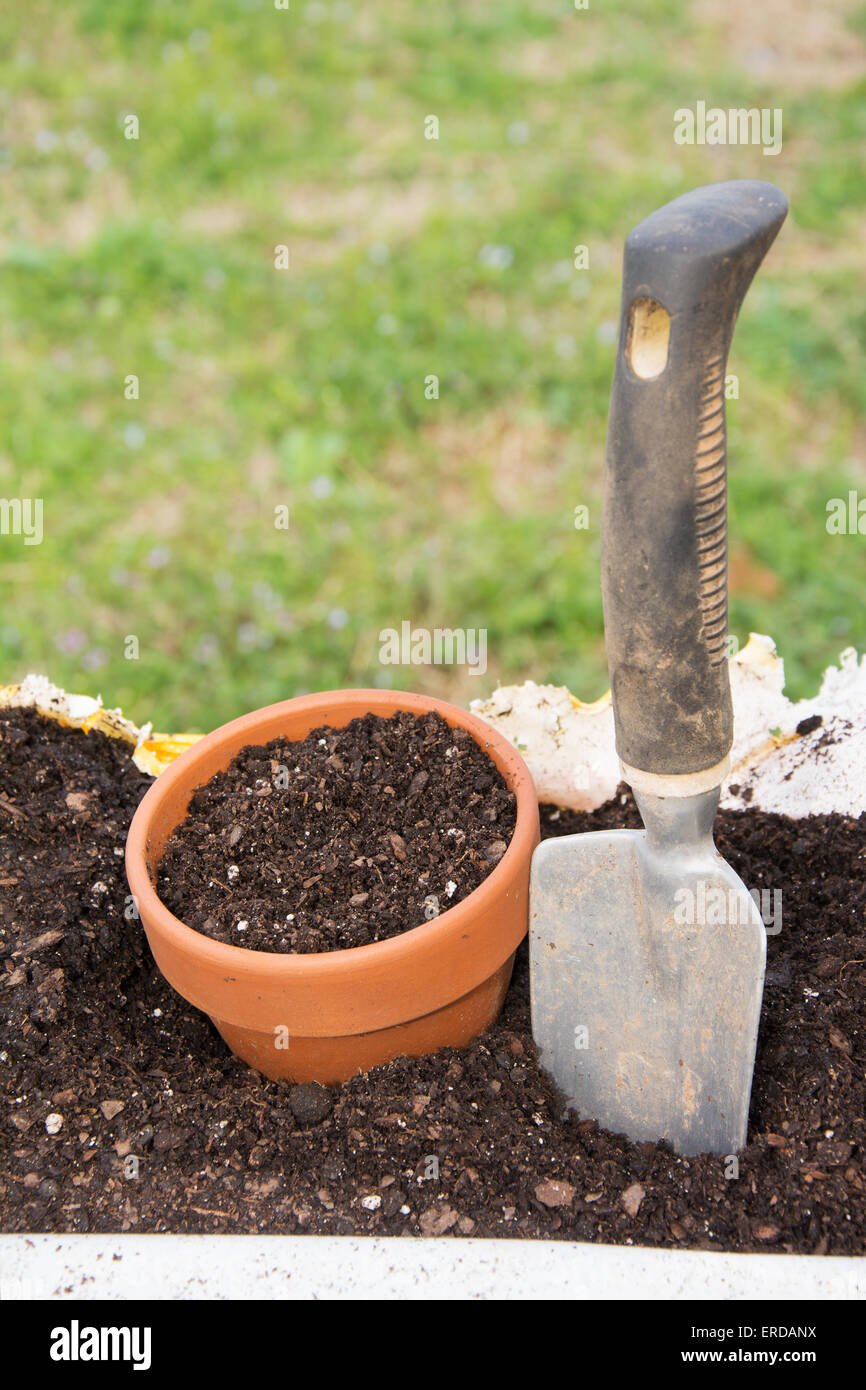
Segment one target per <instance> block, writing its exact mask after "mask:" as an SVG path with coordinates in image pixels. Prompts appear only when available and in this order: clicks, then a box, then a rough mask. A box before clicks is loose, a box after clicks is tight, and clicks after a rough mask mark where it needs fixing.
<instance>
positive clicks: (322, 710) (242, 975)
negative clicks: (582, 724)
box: [126, 690, 538, 1083]
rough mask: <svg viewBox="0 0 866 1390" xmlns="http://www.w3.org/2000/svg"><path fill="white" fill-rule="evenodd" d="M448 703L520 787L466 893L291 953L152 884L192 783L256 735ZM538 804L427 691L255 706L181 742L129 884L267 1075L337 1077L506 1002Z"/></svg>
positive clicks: (502, 745)
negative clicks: (365, 940)
mask: <svg viewBox="0 0 866 1390" xmlns="http://www.w3.org/2000/svg"><path fill="white" fill-rule="evenodd" d="M398 710H407V711H409V712H410V713H412V714H419V715H423V714H428V713H431V712H433V713H437V714H439V715H441V716H442V718H443V719H445V720H446V722H447V723H449V724H450V725H452V727H460V728H463V729H466V730H467V731H468V732H469V733H471V734H472V736H473V737H474V738H475V740H476V742H478V743H479V744H480V745H481V747H482V748H484V750H485V751H486V752H487V754H488V755H489V757H490V758H491V759H492V761H493V762H494V763H495V764H496V766H497V767H498V768H499V771H500V772H501V773H502V775H503V777H504V778H505V781H506V782H507V784H508V786H509V787H510V789H511V790H512V791H513V792H514V793H515V796H516V798H517V822H516V825H515V829H514V834H513V835H512V838H511V841H510V843H509V845H508V849H507V850H506V852H505V854H504V855H503V856H502V859H501V860H500V861H499V863H498V864H497V865H496V867H495V868H494V869H493V871H492V873H490V874H489V875H488V876H487V878H486V879H485V880H484V882H483V883H482V884H480V885H479V887H478V888H476V889H475V891H474V892H473V893H471V894H470V895H469V897H467V898H465V899H464V900H463V902H461V903H458V904H457V906H456V907H452V908H449V909H448V911H446V912H444V913H442V914H441V915H440V916H439V917H436V918H434V919H433V920H432V921H430V922H422V923H419V924H418V925H417V926H415V927H411V928H410V929H408V930H407V931H405V932H403V933H402V934H401V935H400V936H396V937H391V938H390V939H389V940H387V941H378V942H374V943H372V944H371V945H368V946H357V947H353V948H352V949H349V950H344V951H329V952H322V953H317V954H312V955H285V954H278V953H276V952H269V951H248V950H245V949H243V948H242V947H239V946H231V945H227V944H225V943H223V942H220V941H213V940H211V938H210V937H207V936H204V935H202V933H200V932H197V931H194V930H193V929H192V928H190V927H188V926H186V925H185V924H184V923H183V922H181V921H179V920H178V918H176V917H175V916H174V915H173V914H172V913H171V912H169V910H168V908H167V907H165V905H164V904H163V903H162V902H161V901H160V900H159V898H158V897H157V895H156V892H155V890H154V887H153V881H154V880H155V877H156V869H157V866H158V864H159V860H160V858H161V855H162V852H163V849H164V846H165V844H166V841H167V840H168V839H169V837H170V835H171V834H172V831H173V830H174V829H175V827H176V826H177V825H178V824H179V823H180V821H181V820H182V819H183V817H184V816H185V814H186V810H187V806H188V805H189V801H190V798H191V797H192V795H193V793H194V792H195V790H196V789H197V788H198V787H200V786H202V785H203V784H204V783H205V782H207V781H209V780H210V778H211V777H213V776H214V775H215V773H217V772H220V771H223V770H224V769H225V768H226V767H228V765H229V763H230V762H231V760H232V758H233V757H234V756H235V754H237V753H238V752H239V751H240V749H241V748H244V747H246V746H247V745H248V744H264V743H268V742H269V741H270V740H271V739H273V738H276V737H278V736H283V737H285V738H287V739H291V740H297V739H301V738H304V737H305V736H306V735H307V734H308V733H309V732H310V730H311V729H315V728H318V727H319V726H321V725H330V726H331V727H332V728H343V727H344V726H345V725H346V724H348V723H349V722H350V720H352V719H356V718H358V717H360V716H361V715H364V714H367V713H371V714H377V715H382V716H384V717H388V716H389V715H393V714H395V713H396V712H397V711H398ZM537 842H538V804H537V800H536V795H535V788H534V786H533V783H532V778H531V776H530V774H529V771H528V769H527V767H526V765H525V764H524V762H523V760H522V759H521V758H520V756H519V754H518V753H517V752H516V751H515V749H514V748H512V746H511V744H509V743H508V742H507V740H505V739H504V738H503V737H502V736H501V735H500V734H498V733H497V732H496V731H495V730H493V729H492V728H491V727H490V725H488V724H486V723H485V722H484V721H483V720H481V719H478V718H476V717H475V716H474V715H471V714H468V713H467V712H466V711H464V710H461V709H458V708H457V707H456V706H454V705H448V704H446V703H444V702H443V701H441V700H435V699H432V698H428V697H425V696H420V695H411V694H406V693H401V692H399V691H381V690H341V691H333V692H329V693H325V694H321V695H304V696H301V697H300V698H298V699H295V700H286V701H283V702H281V703H280V704H276V705H269V706H267V707H266V708H265V709H261V710H256V711H254V712H253V713H251V714H246V715H244V716H243V717H242V718H240V719H235V720H233V721H232V723H230V724H225V725H223V726H222V728H219V729H216V730H214V732H213V733H211V734H208V735H207V736H206V737H205V738H203V739H202V740H200V742H198V743H196V744H194V745H193V747H191V748H190V749H188V750H187V751H186V752H185V753H183V754H182V755H181V756H180V758H178V759H177V761H176V762H175V763H173V764H172V766H171V767H169V768H168V769H167V770H166V771H165V772H164V773H163V774H162V775H161V776H160V777H159V778H158V779H157V781H156V782H155V783H154V784H153V786H152V787H151V788H150V789H149V791H148V792H147V794H146V795H145V797H144V799H143V801H142V802H141V805H140V806H139V808H138V810H137V812H136V814H135V817H134V819H133V822H132V825H131V827H130V831H129V836H128V839H127V847H126V870H127V877H128V879H129V886H130V890H131V892H132V893H133V895H134V897H135V900H136V903H137V906H138V911H139V913H140V916H141V920H142V923H143V925H144V929H145V932H146V933H147V938H148V942H149V944H150V948H151V950H152V951H153V955H154V958H155V960H156V963H157V965H158V966H159V968H160V970H161V971H162V973H163V975H165V977H166V979H167V980H168V981H169V983H170V984H171V985H172V986H173V987H174V988H175V989H176V990H177V991H178V993H179V994H181V995H183V997H184V998H185V999H187V1000H189V1002H190V1003H191V1004H194V1005H195V1006H196V1007H197V1008H199V1009H202V1010H203V1011H204V1012H205V1013H207V1014H209V1015H210V1017H211V1019H212V1020H213V1022H214V1024H215V1025H216V1027H217V1028H218V1030H219V1032H220V1033H221V1034H222V1036H223V1038H224V1039H225V1041H226V1042H227V1043H228V1045H229V1047H230V1048H231V1049H232V1051H233V1052H234V1053H235V1054H236V1055H237V1056H238V1057H241V1058H242V1059H243V1060H244V1061H245V1062H247V1063H248V1064H249V1065H250V1066H252V1067H255V1068H256V1069H257V1070H258V1071H261V1072H263V1073H264V1074H265V1075H266V1076H269V1077H273V1078H279V1077H285V1078H289V1079H291V1080H293V1081H311V1080H314V1081H321V1082H323V1083H333V1082H337V1081H343V1080H346V1079H347V1078H348V1077H350V1076H353V1075H354V1074H355V1073H356V1072H358V1071H366V1070H368V1069H369V1068H370V1067H373V1066H376V1065H378V1064H379V1063H380V1062H386V1061H388V1060H390V1059H391V1058H392V1057H397V1056H400V1055H406V1056H420V1055H421V1054H423V1053H427V1052H433V1051H435V1050H436V1049H437V1048H440V1047H460V1046H463V1045H464V1044H465V1043H467V1042H468V1041H469V1040H470V1038H473V1037H476V1036H477V1035H478V1034H479V1033H481V1032H483V1031H484V1029H485V1028H487V1027H488V1026H489V1025H490V1024H491V1023H492V1022H493V1020H494V1019H495V1018H496V1016H497V1014H498V1013H499V1011H500V1009H501V1007H502V1003H503V1000H504V998H505V992H506V990H507V988H508V982H509V980H510V977H511V968H512V964H513V960H514V952H515V950H516V948H517V946H518V945H519V943H520V941H521V940H522V938H523V937H524V935H525V934H526V929H527V921H528V906H529V864H530V859H531V857H532V851H533V849H534V848H535V845H536V844H537Z"/></svg>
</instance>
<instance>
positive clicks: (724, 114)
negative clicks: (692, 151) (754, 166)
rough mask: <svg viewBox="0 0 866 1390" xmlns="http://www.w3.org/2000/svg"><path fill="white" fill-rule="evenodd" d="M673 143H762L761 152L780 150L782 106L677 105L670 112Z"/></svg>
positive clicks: (776, 152) (704, 103) (770, 152)
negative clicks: (672, 111) (672, 118)
mask: <svg viewBox="0 0 866 1390" xmlns="http://www.w3.org/2000/svg"><path fill="white" fill-rule="evenodd" d="M674 141H675V143H676V144H677V145H762V146H763V153H764V154H770V155H772V154H779V153H781V149H782V108H781V107H779V106H776V107H774V108H773V109H772V110H771V109H770V108H769V107H767V106H765V107H762V108H760V109H759V108H758V107H757V106H752V107H748V108H747V107H745V106H738V107H730V108H729V109H727V110H726V109H725V108H724V107H722V106H710V107H707V103H706V102H705V101H697V102H695V106H694V109H692V107H690V106H680V107H679V108H678V109H677V110H676V111H675V112H674Z"/></svg>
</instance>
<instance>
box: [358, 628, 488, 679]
mask: <svg viewBox="0 0 866 1390" xmlns="http://www.w3.org/2000/svg"><path fill="white" fill-rule="evenodd" d="M379 660H380V662H381V663H382V665H383V666H468V668H469V674H470V676H483V675H484V673H485V671H486V670H487V629H486V628H485V627H479V628H472V627H470V628H464V627H454V628H451V627H434V628H432V629H431V628H426V627H414V628H413V626H412V624H411V623H410V622H409V621H408V620H404V621H403V622H402V623H401V624H400V631H399V632H398V631H397V629H396V628H394V627H384V628H382V631H381V632H380V633H379Z"/></svg>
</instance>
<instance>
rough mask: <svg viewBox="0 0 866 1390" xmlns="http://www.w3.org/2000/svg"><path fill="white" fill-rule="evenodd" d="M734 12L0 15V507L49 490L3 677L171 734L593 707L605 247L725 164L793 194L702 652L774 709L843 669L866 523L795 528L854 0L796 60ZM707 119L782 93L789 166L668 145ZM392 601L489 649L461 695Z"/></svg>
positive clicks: (838, 431)
mask: <svg viewBox="0 0 866 1390" xmlns="http://www.w3.org/2000/svg"><path fill="white" fill-rule="evenodd" d="M749 15H750V11H749V9H748V8H746V7H745V6H742V5H741V4H740V3H738V4H736V5H734V7H733V9H732V10H731V12H730V13H729V12H728V11H725V12H724V15H720V14H719V12H718V10H717V9H716V8H713V7H707V6H706V5H685V6H684V5H681V4H678V3H673V0H671V2H670V3H668V0H649V3H646V4H644V5H642V6H641V7H640V12H639V13H635V12H634V8H633V7H629V6H627V5H626V4H625V3H612V4H606V5H604V6H602V5H601V4H599V5H598V6H593V7H591V8H590V9H589V10H588V11H575V10H574V8H573V6H572V5H571V4H570V3H566V0H556V3H553V0H543V3H537V4H533V5H530V4H528V3H516V0H515V2H514V3H503V4H496V5H492V4H477V3H462V4H458V3H453V0H446V3H440V4H438V5H436V6H434V7H426V6H423V7H422V6H418V5H413V4H410V3H393V2H391V0H389V3H385V0H372V3H366V4H364V5H363V6H361V5H358V4H350V3H345V2H344V0H336V2H335V3H324V2H323V3H312V4H307V5H303V4H301V3H299V2H298V0H292V8H291V9H290V10H289V11H278V10H275V9H274V7H273V4H272V2H271V0H259V3H255V0H208V3H204V0H186V3H183V4H177V3H171V4H170V3H152V4H150V5H147V6H142V5H141V4H139V3H138V2H137V0H69V2H68V3H67V4H66V5H65V6H63V7H62V8H59V7H57V6H56V5H52V4H48V3H44V0H37V3H35V4H32V5H29V6H27V7H26V9H25V8H24V7H19V8H18V10H17V12H15V13H12V14H8V13H6V14H4V15H2V17H0V52H2V53H3V55H4V56H3V60H2V69H0V102H2V108H0V109H2V146H0V178H2V186H3V192H4V196H3V198H2V200H0V363H2V366H0V494H2V495H3V496H6V497H15V496H40V497H42V498H43V499H44V517H45V521H44V525H45V538H44V541H43V543H42V544H41V545H40V546H32V547H25V546H23V544H22V543H21V539H20V538H19V537H0V585H2V595H3V600H2V612H0V679H3V680H13V679H17V678H19V677H20V676H21V675H23V674H24V673H25V672H26V671H27V670H34V669H35V670H44V671H46V672H48V673H49V674H50V675H51V676H52V678H53V679H54V680H56V681H58V682H59V683H62V684H64V685H66V686H67V687H68V688H70V689H81V690H89V691H97V690H99V691H101V693H102V695H103V697H104V698H105V700H106V701H107V702H108V703H109V704H121V705H122V706H123V708H124V709H125V710H126V712H127V713H128V714H129V715H130V716H132V717H133V718H138V719H139V720H143V719H145V718H152V719H154V721H155V722H156V723H157V724H158V725H159V726H161V727H164V728H175V729H177V728H181V727H196V728H207V727H212V726H213V725H215V724H217V723H220V722H222V721H223V720H225V719H228V718H231V717H234V716H235V715H237V714H239V713H241V712H242V711H244V710H246V709H248V708H253V707H255V706H258V705H262V704H266V703H268V702H269V701H272V700H276V699H281V698H285V697H287V696H290V695H293V694H295V693H299V692H301V691H305V690H312V689H325V688H330V687H337V686H342V685H359V684H384V683H386V682H387V683H390V684H393V685H397V686H408V687H409V688H413V689H419V690H427V691H431V692H433V693H436V694H442V695H445V696H450V697H451V698H455V699H457V700H458V701H461V702H462V701H465V700H466V699H468V698H471V696H473V695H475V694H482V693H485V692H486V691H487V690H488V689H489V688H490V687H491V685H492V684H493V682H494V680H496V679H501V680H503V681H511V680H519V679H523V678H524V677H527V676H530V677H532V678H533V679H536V680H538V681H543V680H554V681H557V682H559V681H565V682H567V683H568V684H569V685H570V686H571V688H572V689H574V690H575V691H576V692H578V693H580V694H581V695H582V696H584V698H593V697H594V696H596V695H598V694H599V693H601V691H602V690H603V689H604V688H605V685H606V677H605V666H604V642H603V630H602V614H601V598H600V588H599V577H598V565H599V522H600V481H601V469H602V461H603V451H604V435H605V424H606V413H607V401H608V393H609V388H610V378H611V373H612V367H613V354H614V343H613V336H612V335H613V329H614V325H615V321H616V317H617V312H618V299H619V271H620V258H621V247H622V242H623V239H624V237H625V235H626V233H627V232H628V230H629V229H630V227H631V226H632V225H633V224H634V223H635V222H636V221H638V220H640V218H641V217H643V216H645V215H646V214H647V213H648V212H649V211H651V210H652V209H653V207H655V206H657V205H659V204H660V203H662V202H665V201H667V200H668V199H669V198H671V197H674V196H676V195H677V194H679V193H682V192H684V191H686V190H687V189H689V188H691V187H693V186H695V185H697V184H699V183H702V182H707V181H710V180H713V179H719V178H728V177H762V178H770V179H772V180H774V181H776V182H778V183H779V184H780V185H781V186H782V187H783V188H784V189H785V190H786V192H788V194H789V196H790V198H791V204H792V212H791V217H790V219H789V222H788V224H787V226H786V228H785V230H784V231H783V233H782V235H781V237H780V240H779V242H778V243H777V245H776V247H775V248H774V250H773V252H772V253H771V257H770V260H769V262H768V264H767V266H766V267H765V268H764V269H763V270H762V271H761V273H760V276H759V278H758V281H757V282H756V284H755V287H754V289H753V290H752V292H751V293H750V296H749V298H748V300H747V301H746V307H745V309H744V311H743V315H742V319H741V322H740V324H739V326H738V329H737V334H736V338H735V341H734V347H733V351H732V354H731V360H730V365H729V371H731V372H733V373H736V375H737V377H738V378H739V398H738V399H736V400H732V401H730V403H729V409H728V424H729V463H730V473H729V477H730V513H731V630H732V632H733V633H734V634H735V635H736V636H737V637H738V638H739V639H740V641H744V640H745V638H746V636H747V634H748V631H749V630H750V629H754V630H758V631H763V632H769V633H771V634H772V635H773V636H774V637H775V638H776V639H777V641H778V643H779V645H780V649H781V651H782V654H783V655H784V657H785V660H786V666H787V671H788V685H789V690H790V691H792V692H793V693H794V694H805V693H808V692H810V691H811V690H812V689H814V686H815V683H816V680H817V677H818V676H819V674H820V672H821V670H822V669H823V667H824V666H825V665H826V664H827V663H828V662H830V661H833V660H835V659H836V657H837V655H838V652H839V650H840V648H841V647H843V646H845V645H848V644H854V645H856V646H858V647H859V648H860V649H863V648H864V647H866V616H864V604H863V592H864V581H866V537H863V536H830V535H828V534H827V532H826V528H825V520H826V503H827V500H828V498H830V497H834V496H845V495H846V494H847V491H848V489H849V488H859V489H860V492H861V495H863V496H866V462H864V460H866V437H864V428H863V415H864V403H866V381H864V375H863V365H862V364H863V353H864V346H866V343H864V340H866V299H864V295H863V289H864V265H863V255H862V247H863V229H864V214H866V177H864V173H866V168H864V148H866V144H864V137H866V80H864V67H863V64H862V61H860V58H861V57H862V53H863V48H862V44H863V36H864V34H866V20H864V15H866V10H864V8H862V7H852V6H850V5H847V4H844V3H843V0H833V3H832V4H830V5H829V6H828V7H826V9H825V10H824V11H822V16H821V23H822V24H823V25H824V31H822V33H821V34H819V36H818V41H817V42H816V41H815V36H814V34H813V35H812V36H811V37H810V39H809V43H808V46H807V49H806V51H805V54H804V44H803V42H802V41H800V42H796V41H795V40H796V39H797V33H796V25H795V24H794V23H793V22H792V23H791V24H790V25H785V24H781V25H778V26H777V29H778V32H777V33H776V35H775V37H774V40H773V44H772V45H770V47H769V48H768V47H767V44H766V42H765V40H763V39H762V38H761V36H760V35H758V34H756V36H755V38H754V44H753V47H751V48H750V40H749V36H748V32H746V33H745V37H744V35H743V26H744V25H745V27H746V31H747V30H748V25H749V22H750V21H749ZM708 16H709V17H708ZM732 26H733V27H732ZM732 35H733V36H734V38H736V40H737V41H736V42H734V41H733V39H732ZM822 44H823V47H822ZM843 60H844V61H843ZM698 99H703V100H705V101H706V102H707V103H708V105H712V104H719V105H722V106H725V107H728V106H742V105H745V106H751V105H757V106H760V107H767V106H768V107H772V108H775V107H781V108H782V109H783V112H784V127H783V134H784V144H783V149H782V152H781V154H779V155H778V156H777V157H774V158H767V157H765V156H763V155H762V152H761V150H760V149H759V148H757V149H756V148H748V147H746V148H742V147H741V148H731V147H699V146H696V147H684V146H678V145H676V144H675V143H674V141H673V138H672V131H673V113H674V111H675V110H676V109H677V108H678V107H680V106H686V105H693V104H694V102H695V101H696V100H698ZM131 113H134V114H135V115H136V116H137V117H138V119H139V123H140V138H139V139H138V140H127V139H125V138H124V119H125V117H126V116H128V115H129V114H131ZM431 114H432V115H436V116H437V118H438V120H439V139H438V140H435V141H433V140H427V139H425V138H424V124H425V118H426V117H427V116H428V115H431ZM281 244H285V245H286V246H288V248H289V253H290V268H289V269H288V270H286V271H279V270H276V269H275V268H274V248H275V247H276V246H277V245H281ZM577 244H585V245H587V246H588V247H589V254H590V268H589V270H588V271H580V270H576V269H574V266H573V248H574V247H575V245H577ZM130 374H135V375H136V376H138V377H139V379H140V398H139V399H138V400H127V399H125V396H124V382H125V379H126V378H127V377H128V376H129V375H130ZM430 375H436V376H437V377H438V378H439V383H440V385H439V398H438V399H434V400H428V399H427V398H426V397H425V380H426V379H427V378H428V377H429V376H430ZM578 504H585V505H586V506H588V507H589V512H590V526H589V529H588V530H586V531H577V530H575V528H574V524H573V515H574V508H575V506H576V505H578ZM279 506H288V507H289V509H290V518H291V520H290V525H289V528H288V530H286V531H284V530H278V529H276V528H275V526H274V509H275V508H276V507H279ZM405 619H409V620H411V621H413V622H414V623H416V624H423V625H426V626H429V627H435V626H440V627H466V628H475V627H483V628H486V629H487V632H488V650H489V669H488V672H487V675H486V677H484V678H478V679H473V678H471V677H469V676H468V675H467V673H466V672H465V670H461V669H458V668H434V667H431V668H426V667H414V668H411V669H409V670H403V671H401V670H399V669H396V668H393V667H383V666H381V665H380V663H379V660H378V653H379V641H378V633H379V630H380V629H381V628H383V627H399V625H400V623H401V622H402V621H403V620H405ZM129 635H135V636H136V637H137V638H138V646H139V657H138V659H137V660H128V659H126V657H125V655H124V651H125V639H126V638H127V637H128V636H129Z"/></svg>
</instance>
